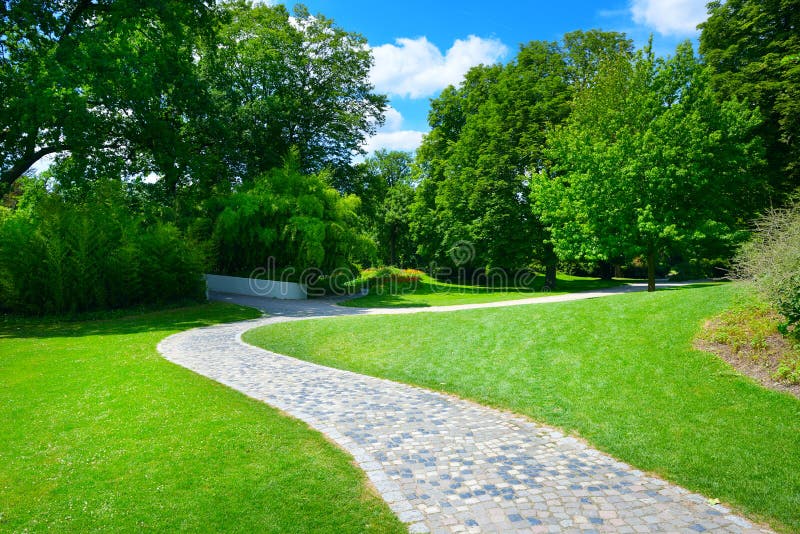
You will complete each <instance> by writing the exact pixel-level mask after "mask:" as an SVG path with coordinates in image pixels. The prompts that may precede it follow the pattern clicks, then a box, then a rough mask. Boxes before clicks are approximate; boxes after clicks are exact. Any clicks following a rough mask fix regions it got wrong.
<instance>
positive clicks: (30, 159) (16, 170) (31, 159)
mask: <svg viewBox="0 0 800 534" xmlns="http://www.w3.org/2000/svg"><path fill="white" fill-rule="evenodd" d="M65 150H69V146H68V145H53V146H46V147H43V148H40V149H39V150H34V151H26V152H25V154H24V155H23V156H22V158H20V160H19V161H17V162H16V163H15V164H14V165H13V166H12V167H11V168H10V169H8V170H5V171H3V172H2V174H0V185H11V184H13V183H14V182H15V181H17V179H18V178H19V177H20V176H22V175H23V174H25V172H26V171H27V170H28V169H30V168H31V167H32V166H33V164H34V163H36V162H37V161H39V160H40V159H42V158H43V157H45V156H47V155H49V154H54V153H57V152H64V151H65Z"/></svg>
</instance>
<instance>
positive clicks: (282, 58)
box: [200, 1, 386, 179]
mask: <svg viewBox="0 0 800 534" xmlns="http://www.w3.org/2000/svg"><path fill="white" fill-rule="evenodd" d="M223 8H224V9H225V11H226V15H227V21H226V23H225V24H223V26H222V28H221V30H220V33H219V39H218V42H215V43H210V44H209V46H208V47H207V48H205V49H204V50H203V51H202V52H201V56H202V57H201V59H200V70H201V71H202V73H203V77H204V79H206V80H207V81H208V83H209V85H210V87H211V90H212V93H213V96H214V103H215V106H216V109H217V115H216V116H215V117H212V118H211V120H212V125H211V126H213V130H214V132H215V133H216V134H217V135H218V136H219V137H220V139H219V143H220V146H222V147H224V153H223V159H224V161H225V162H226V164H227V167H228V169H229V170H230V172H231V173H232V175H233V176H234V177H235V178H237V179H242V178H245V179H246V178H252V177H253V176H257V175H260V174H261V173H263V172H265V171H267V170H269V169H271V168H273V167H276V166H280V164H281V162H282V160H283V158H284V157H285V156H286V154H287V153H288V151H289V149H290V148H292V147H294V148H296V149H297V151H298V155H299V158H300V161H299V163H300V166H301V168H302V169H303V170H304V171H307V172H318V171H320V170H322V169H323V168H325V167H330V168H341V167H344V166H349V164H350V161H351V159H352V157H353V155H355V154H357V153H359V152H360V151H361V146H362V144H363V141H364V139H365V137H366V136H367V135H368V134H370V133H372V132H373V131H374V128H375V126H376V125H377V124H380V123H381V121H382V120H383V115H382V113H383V109H384V108H385V105H386V98H385V97H384V96H382V95H377V94H375V93H373V86H372V85H371V84H370V82H369V69H370V66H371V65H372V56H371V53H370V51H369V48H368V47H367V43H366V40H365V39H364V38H363V37H361V36H360V35H357V34H354V33H350V32H346V31H344V30H342V29H341V28H339V27H337V26H336V25H335V24H334V23H333V21H331V20H329V19H326V18H325V17H323V16H321V15H318V16H312V15H311V14H310V13H309V12H308V10H307V9H306V8H305V7H303V6H297V7H296V8H295V11H294V14H293V15H290V14H289V12H288V11H287V10H286V8H285V7H283V6H280V5H279V6H274V7H271V6H266V5H260V4H258V5H251V4H249V3H248V2H244V1H236V2H230V3H227V4H223Z"/></svg>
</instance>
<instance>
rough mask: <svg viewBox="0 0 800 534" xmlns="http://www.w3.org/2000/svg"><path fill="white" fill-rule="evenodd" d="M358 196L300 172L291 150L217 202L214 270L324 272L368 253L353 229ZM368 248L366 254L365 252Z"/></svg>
mask: <svg viewBox="0 0 800 534" xmlns="http://www.w3.org/2000/svg"><path fill="white" fill-rule="evenodd" d="M359 203H360V201H359V199H358V197H355V196H352V195H350V196H344V197H343V196H341V195H340V194H339V193H338V192H337V191H336V190H335V189H333V188H332V187H331V186H330V185H329V184H328V181H327V178H326V177H325V176H324V175H321V174H312V175H307V174H303V173H302V172H301V171H300V170H299V169H298V166H297V161H296V154H295V155H290V156H289V157H288V158H287V161H286V164H285V165H284V166H283V167H282V168H278V169H273V170H272V171H270V172H269V173H267V174H265V175H263V176H260V177H258V178H256V179H255V180H254V181H253V182H252V183H248V184H245V185H243V186H242V187H241V188H240V189H239V190H238V191H236V192H234V193H233V194H232V195H230V196H228V197H227V198H225V199H223V200H222V204H223V206H222V210H221V212H220V214H219V216H218V217H217V218H216V222H215V224H214V231H213V235H212V241H213V245H214V251H215V254H216V262H215V263H216V265H215V268H214V272H217V273H219V274H228V275H235V276H250V273H252V272H253V271H254V270H256V269H263V268H266V267H270V268H274V269H276V271H282V270H286V269H290V268H292V269H294V270H295V271H296V272H298V273H302V272H303V271H306V270H309V271H317V270H319V271H321V272H323V273H330V272H332V271H333V270H335V269H338V268H343V267H345V268H346V267H350V266H351V264H352V262H353V261H354V260H358V259H360V257H361V256H363V255H365V254H366V255H369V254H370V253H372V254H373V255H374V248H375V247H374V243H372V242H371V241H369V240H368V239H367V238H366V237H365V236H364V235H363V234H362V233H361V232H360V231H359V230H357V224H358V216H357V213H356V212H357V210H358V206H359ZM369 249H371V252H370V250H369Z"/></svg>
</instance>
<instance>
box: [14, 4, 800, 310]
mask: <svg viewBox="0 0 800 534" xmlns="http://www.w3.org/2000/svg"><path fill="white" fill-rule="evenodd" d="M798 8H800V2H798V1H796V0H794V1H789V0H781V1H778V0H774V1H773V0H770V1H766V2H765V1H755V0H729V1H727V2H724V3H722V2H711V3H710V4H709V14H710V16H709V18H708V20H707V22H705V23H704V24H703V25H702V34H701V38H700V49H699V53H700V54H699V56H698V55H695V53H694V51H693V50H692V47H691V45H690V44H689V43H685V44H682V45H681V46H679V47H678V49H677V50H676V51H675V53H674V54H673V55H671V56H670V57H668V58H657V57H654V56H653V54H652V52H651V50H650V48H649V47H645V48H644V49H642V50H636V49H635V48H634V46H633V43H632V41H631V40H629V39H628V38H627V37H626V36H625V35H624V34H620V33H615V32H602V31H598V30H591V31H576V32H572V33H569V34H567V35H565V36H564V37H563V39H562V40H561V41H559V42H548V41H532V42H529V43H527V44H524V45H522V46H520V48H519V50H518V53H517V55H516V57H515V58H513V59H512V60H511V61H510V62H509V63H507V64H504V65H499V64H498V65H482V66H478V67H475V68H473V69H472V70H470V71H469V72H468V73H467V75H466V76H465V77H464V80H463V81H462V82H461V83H460V84H459V85H458V86H455V87H448V88H447V89H445V90H444V91H442V93H441V94H440V95H439V96H438V97H436V98H434V99H433V100H432V101H431V108H430V112H429V123H430V127H431V130H430V133H429V134H427V135H426V137H425V138H424V141H423V143H422V146H421V147H420V148H419V150H418V151H417V153H416V154H415V155H414V154H408V153H402V152H388V151H379V152H377V153H376V154H374V155H372V156H370V157H367V158H366V159H365V160H363V161H362V162H360V163H359V162H357V160H355V159H354V158H355V157H356V156H358V155H359V153H360V152H361V147H362V146H363V142H364V140H365V139H366V138H367V137H368V136H369V135H371V134H372V133H373V132H374V131H375V128H376V127H377V126H379V125H380V124H381V123H382V121H383V111H384V109H385V107H386V102H387V101H386V97H385V96H383V95H379V94H376V93H375V92H374V91H373V87H372V86H371V85H370V83H369V78H368V74H369V69H370V66H371V62H372V58H371V55H370V51H369V48H368V47H367V46H366V44H367V43H366V42H365V40H364V38H363V37H361V36H360V35H357V34H354V33H351V32H347V31H346V30H344V29H342V28H340V27H338V26H337V25H336V24H335V23H334V22H333V21H331V20H329V19H327V18H325V17H324V16H322V15H312V14H310V13H309V12H308V11H307V10H306V9H305V8H303V7H302V6H300V7H297V8H296V9H295V11H294V12H292V13H290V12H289V11H287V10H286V8H284V7H283V6H280V5H278V6H267V5H262V4H261V3H258V4H254V3H251V2H248V1H246V0H229V1H224V2H214V1H212V0H205V1H203V0H191V1H177V0H176V1H161V0H160V1H158V2H156V1H147V0H144V1H143V0H135V1H134V0H25V1H22V0H5V1H3V2H2V3H0V25H1V28H2V33H0V95H1V96H0V110H1V111H2V112H1V113H0V196H2V197H3V204H4V205H5V206H6V208H5V210H4V211H3V213H2V217H0V242H1V243H2V254H3V257H2V258H0V271H2V275H3V279H4V286H3V287H4V290H3V291H4V293H3V302H0V306H2V307H13V308H15V309H23V308H24V309H26V310H27V311H61V310H64V309H68V308H69V306H68V305H66V304H65V302H67V300H69V299H67V300H65V297H63V296H58V295H56V294H53V295H51V296H49V297H46V298H45V297H42V296H41V295H40V296H39V297H37V298H38V299H39V300H37V301H36V302H38V304H36V305H30V306H27V307H25V306H23V305H22V304H21V303H23V302H24V301H25V296H24V295H25V291H27V290H25V289H23V288H24V287H27V286H26V285H25V284H26V283H27V282H24V281H23V278H24V276H27V275H26V274H25V273H28V274H29V273H33V272H39V271H37V269H39V268H40V267H41V265H39V264H37V265H38V266H37V267H36V268H33V267H32V266H31V267H30V268H26V267H25V266H24V265H23V264H22V263H19V262H16V263H15V262H14V261H11V257H12V256H14V250H15V248H17V247H18V248H19V249H20V250H28V251H34V250H39V249H36V247H37V246H42V247H45V248H43V249H41V250H45V249H47V246H50V245H47V243H48V242H49V241H52V242H53V243H54V244H53V245H52V247H56V248H53V249H52V250H56V249H57V250H60V251H62V252H61V254H62V256H59V257H62V259H63V261H64V262H66V263H63V265H73V266H82V267H80V268H79V267H75V268H74V269H72V271H69V272H70V274H69V277H74V276H78V275H79V273H80V272H82V271H81V269H84V268H85V269H89V270H93V272H100V271H104V270H108V269H118V267H119V266H118V265H117V264H116V263H113V262H112V263H109V261H111V260H109V258H121V257H128V256H124V254H129V255H130V254H133V253H132V252H131V251H137V250H139V249H142V250H144V249H143V248H142V247H145V248H147V247H149V248H147V250H150V251H155V250H158V249H157V248H153V247H152V246H151V245H149V244H147V243H151V242H159V243H161V246H165V247H166V246H170V245H169V243H174V242H178V241H179V242H181V243H182V245H181V246H182V247H186V250H191V251H192V254H193V256H192V258H191V259H187V260H186V261H183V263H180V262H178V263H180V265H182V267H180V268H178V267H175V269H176V270H178V271H180V272H181V273H183V275H182V276H185V277H188V278H192V277H195V279H196V277H197V276H198V275H199V274H200V272H201V271H203V270H213V271H215V272H220V273H229V274H247V273H248V272H252V270H254V269H256V268H259V267H264V263H265V262H267V261H271V262H274V265H272V266H273V267H274V268H275V269H276V272H278V273H285V272H290V271H291V272H298V271H301V270H303V269H312V270H314V271H315V272H330V271H332V270H334V269H336V268H338V267H343V266H348V267H352V268H355V267H358V266H367V265H374V264H390V265H399V266H404V267H406V266H415V267H424V266H428V265H431V264H435V265H439V266H457V267H459V268H461V269H467V270H468V271H470V272H486V271H489V270H492V269H505V270H518V269H524V268H531V267H533V268H535V269H541V270H543V271H545V272H546V275H547V283H548V284H549V285H550V286H552V285H553V284H555V272H556V268H557V267H559V266H561V267H565V266H571V267H572V268H580V269H581V270H583V271H587V272H596V273H600V274H603V275H610V274H612V271H611V270H610V266H612V265H616V266H617V267H619V266H635V265H641V266H643V267H646V272H647V274H648V275H649V278H650V280H651V284H652V281H653V278H654V277H655V274H656V272H657V271H664V270H666V269H668V268H670V267H673V268H677V269H678V270H681V271H683V274H686V275H702V274H709V273H711V272H713V271H712V268H713V267H715V266H717V267H718V266H724V265H726V264H727V262H728V261H729V260H730V258H731V257H732V255H733V253H734V250H735V248H736V246H737V245H738V244H739V243H741V242H742V240H743V239H744V238H745V237H746V236H747V229H748V224H749V221H751V220H752V219H753V218H754V217H755V216H756V215H757V214H758V213H760V212H761V211H763V210H764V209H765V208H766V207H768V206H776V205H780V203H781V202H783V201H784V200H785V199H786V198H788V196H789V195H790V193H791V192H792V191H793V190H794V189H795V188H796V187H797V185H798V174H797V173H798V169H799V168H800V166H799V165H798V157H799V156H800V154H798V141H797V139H798V133H799V132H798V131H797V128H798V126H797V125H798V124H800V120H798V119H800V117H798V109H800V108H798V104H797V103H798V101H800V98H798V97H800V89H798V87H800V56H798V54H800V43H799V42H798V32H797V17H798V15H797V13H798V12H800V10H798ZM48 158H49V159H48ZM51 160H52V161H51ZM44 161H49V169H48V170H47V172H45V173H43V174H41V175H40V176H39V177H38V178H36V179H30V178H28V177H27V176H28V175H31V174H32V173H33V169H34V168H35V167H34V166H35V165H37V164H38V165H42V164H43V162H44ZM113 183H116V184H117V186H114V187H112V186H111V185H110V184H113ZM32 191H35V192H36V193H35V194H34V193H32ZM112 192H113V194H112ZM104 195H108V197H109V200H108V201H107V202H106V204H104V201H103V200H102V199H103V197H104ZM23 198H24V199H25V200H24V201H22V200H21V199H23ZM86 199H93V200H92V201H91V202H88V201H87V200H86ZM104 205H105V206H106V207H105V208H104V207H103V206H104ZM111 205H113V209H112V211H111V212H107V210H106V208H108V206H111ZM45 206H47V208H45ZM108 209H111V208H108ZM104 210H106V211H104ZM50 211H52V212H53V213H54V214H60V215H57V222H54V221H56V219H53V218H52V217H55V216H56V215H53V216H50V215H47V216H45V213H49V212H50ZM112 212H113V213H115V214H117V215H114V216H113V217H112V219H113V220H115V221H117V223H115V224H117V226H114V227H113V228H112V229H108V230H107V231H105V230H104V231H103V233H102V235H103V236H104V237H103V238H102V239H101V238H98V239H94V238H92V239H88V240H87V241H86V242H81V241H76V242H75V243H77V244H75V245H74V246H73V245H71V244H69V243H68V242H71V241H69V240H70V239H72V238H69V239H67V234H71V233H72V232H73V230H72V229H73V228H78V227H81V225H85V224H88V223H86V222H85V221H87V220H91V218H92V217H108V216H109V215H108V213H112ZM119 214H123V215H119ZM80 221H84V222H80ZM58 228H61V230H58ZM98 228H102V226H98ZM75 231H76V232H77V230H75ZM30 236H38V237H36V238H35V239H34V240H33V241H31V239H33V237H30ZM108 236H116V237H113V239H111V238H107V237H108ZM159 236H160V237H159ZM59 239H60V240H62V244H61V245H59V244H58V240H59ZM109 239H110V240H109ZM36 240H38V241H36ZM64 240H66V241H64ZM37 243H38V244H37ZM64 243H67V244H66V245H64ZM101 243H104V245H102V246H101V245H100V244H101ZM463 243H468V247H469V253H468V254H466V255H464V254H461V252H463V251H458V250H456V248H457V247H459V246H460V245H459V244H463ZM62 245H63V246H62ZM26 247H27V248H26ZM59 247H60V248H59ZM104 247H105V248H104ZM137 247H138V248H137ZM176 247H177V246H176ZM47 250H50V249H47ZM176 250H183V249H182V248H180V247H177V248H176ZM124 251H128V252H124ZM51 252H52V251H51ZM51 252H48V254H51ZM42 254H44V252H42ZM153 254H154V255H156V256H157V255H158V254H159V253H156V252H153ZM181 254H183V253H181ZM51 255H52V254H51ZM81 255H83V256H81ZM139 256H140V258H142V259H146V258H149V256H147V255H146V254H144V253H143V254H140V255H139ZM23 257H27V258H29V261H31V262H36V261H38V260H36V257H37V256H36V254H34V253H33V252H31V253H30V254H29V255H27V256H26V255H22V254H20V255H18V258H17V259H19V258H23ZM48 257H49V256H48ZM181 257H183V256H181ZM80 258H83V259H80ZM86 258H95V259H96V262H95V263H96V265H91V266H90V265H89V264H91V261H89V260H88V259H86ZM131 258H133V256H131ZM165 258H166V255H165ZM101 259H102V261H101ZM79 260H80V261H79ZM84 260H86V261H87V262H89V263H85V262H84V263H81V262H82V261H84ZM48 261H50V260H48ZM115 261H118V262H119V261H122V260H115ZM130 261H131V262H132V264H136V261H138V260H134V259H131V260H130ZM176 261H177V260H176ZM70 262H71V263H70ZM149 262H151V260H149V259H148V260H147V262H145V263H149ZM140 263H141V262H140ZM173 263H175V262H173ZM178 263H175V265H178ZM112 264H113V265H112ZM152 264H153V265H160V264H158V263H157V262H155V260H153V263H152ZM48 265H51V267H48V269H51V272H50V276H51V277H52V276H61V278H60V282H58V283H56V282H54V281H53V282H52V284H54V285H53V287H66V285H67V284H68V283H71V282H69V280H71V278H68V277H67V274H62V275H57V274H53V273H67V272H68V270H64V269H62V268H61V267H58V268H56V267H52V266H53V265H61V264H58V263H57V262H56V263H52V262H51V264H48ZM137 265H138V264H137ZM158 268H162V267H158ZM163 268H165V269H166V268H169V267H167V266H166V264H165V266H163ZM59 269H61V270H59ZM131 272H134V273H138V274H135V276H134V275H131V276H134V278H136V277H139V278H141V276H142V273H144V272H145V269H144V267H141V266H140V267H136V266H135V265H134V266H133V267H132V269H131ZM76 273H77V274H76ZM20 277H23V278H20ZM94 280H95V285H97V286H98V287H99V286H102V287H105V288H106V289H104V290H103V291H104V292H105V293H103V295H106V296H102V295H100V294H99V293H98V296H96V297H93V298H92V299H90V300H89V301H86V302H84V301H80V302H82V303H81V304H80V305H79V306H77V308H80V309H91V308H93V307H104V306H120V305H124V304H125V303H127V302H129V301H130V302H134V301H135V302H138V301H141V300H144V299H145V298H146V297H145V296H141V295H144V293H137V294H138V295H140V296H139V297H136V298H133V299H128V300H126V299H125V298H120V299H116V297H114V298H111V297H109V296H108V295H116V294H117V293H118V292H125V291H127V289H125V283H124V280H123V278H122V277H116V278H115V277H113V276H107V277H105V278H103V277H100V278H97V277H95V279H94ZM52 284H51V285H52ZM114 284H117V285H114ZM136 284H140V283H139V282H135V283H134V284H133V286H136ZM140 285H141V284H140ZM133 286H132V287H133ZM186 288H187V289H186V290H185V291H184V293H186V294H188V293H192V292H195V286H194V285H192V284H189V285H187V286H186ZM59 294H60V293H59ZM83 294H84V295H85V294H86V293H85V292H84V293H83ZM48 299H49V300H48ZM115 299H116V300H115ZM84 300H85V299H84ZM45 301H47V302H48V303H46V302H45ZM14 302H16V303H17V304H10V303H14ZM73 307H74V306H73Z"/></svg>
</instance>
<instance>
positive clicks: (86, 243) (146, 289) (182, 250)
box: [0, 182, 203, 314]
mask: <svg viewBox="0 0 800 534" xmlns="http://www.w3.org/2000/svg"><path fill="white" fill-rule="evenodd" d="M202 265H203V258H202V257H201V256H199V255H198V253H197V252H196V250H195V249H194V248H193V247H192V246H191V244H190V243H188V242H186V241H185V240H184V239H183V237H182V236H181V234H180V232H179V231H178V230H177V228H175V227H174V226H172V225H169V224H164V223H155V224H150V225H145V224H144V223H143V222H142V221H141V220H140V219H139V218H138V217H136V216H134V215H133V214H132V213H131V211H130V210H129V209H128V208H127V207H126V206H125V204H124V197H123V194H122V190H121V188H120V186H119V184H114V183H108V182H105V183H99V184H97V185H96V187H95V188H94V190H93V193H92V195H91V196H90V197H89V198H88V199H87V200H85V201H84V202H81V203H70V202H67V201H65V200H64V198H63V197H62V196H60V195H58V194H56V193H51V192H48V191H47V190H46V189H45V188H44V184H43V183H42V182H30V183H29V184H28V186H27V187H26V190H25V193H24V195H23V197H22V199H21V200H20V202H19V205H18V206H17V208H16V209H15V210H13V211H10V210H6V212H5V214H4V215H2V216H0V307H2V308H4V309H7V310H11V311H14V312H20V313H32V314H43V313H75V312H84V311H90V310H99V309H109V308H121V307H129V306H134V305H139V304H154V303H155V304H158V303H166V302H170V301H176V300H181V299H197V298H200V297H201V296H202V293H203V282H202V278H201V276H202Z"/></svg>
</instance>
